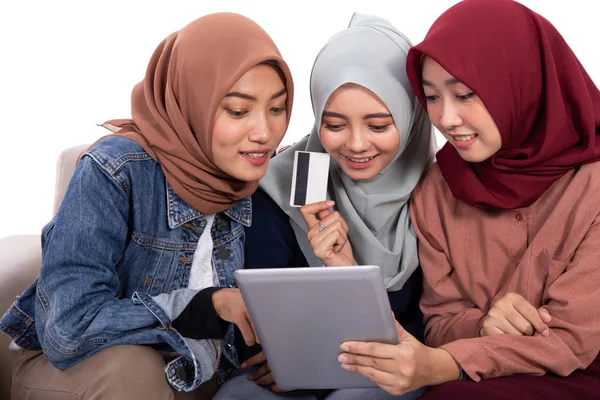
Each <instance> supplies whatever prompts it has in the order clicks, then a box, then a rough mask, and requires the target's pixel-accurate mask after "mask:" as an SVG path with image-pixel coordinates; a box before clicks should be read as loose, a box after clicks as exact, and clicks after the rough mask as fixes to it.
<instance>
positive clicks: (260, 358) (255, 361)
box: [241, 351, 267, 368]
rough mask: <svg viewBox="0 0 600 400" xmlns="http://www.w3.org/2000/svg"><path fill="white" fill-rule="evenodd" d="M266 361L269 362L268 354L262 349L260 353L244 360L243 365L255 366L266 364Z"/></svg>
mask: <svg viewBox="0 0 600 400" xmlns="http://www.w3.org/2000/svg"><path fill="white" fill-rule="evenodd" d="M265 362H267V356H266V355H265V352H264V351H261V352H260V353H258V354H255V355H253V356H252V357H250V358H249V359H247V360H246V361H244V362H243V363H242V365H241V367H242V368H246V367H254V366H256V365H260V364H264V363H265Z"/></svg>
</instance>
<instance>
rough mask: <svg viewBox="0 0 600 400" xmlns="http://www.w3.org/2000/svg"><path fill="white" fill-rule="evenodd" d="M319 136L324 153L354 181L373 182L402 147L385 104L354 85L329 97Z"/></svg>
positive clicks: (340, 89) (343, 87)
mask: <svg viewBox="0 0 600 400" xmlns="http://www.w3.org/2000/svg"><path fill="white" fill-rule="evenodd" d="M319 135H320V138H321V144H322V145H323V148H324V149H325V151H327V152H328V153H329V154H330V155H331V157H332V158H333V159H334V160H335V161H336V162H337V163H338V164H339V166H340V167H341V169H342V171H344V173H345V174H346V175H348V177H349V178H350V179H352V180H355V181H358V180H367V179H371V178H374V177H375V176H376V175H377V174H379V173H380V172H381V171H382V170H383V169H384V168H385V167H386V166H387V165H388V164H389V163H390V161H392V160H393V159H394V156H395V155H396V152H397V151H398V147H399V146H400V135H399V134H398V129H397V128H396V125H395V124H394V119H393V118H392V115H391V114H390V112H389V110H388V109H387V107H386V106H385V104H384V103H383V102H382V101H381V100H380V99H379V98H378V97H377V96H376V95H375V94H374V93H373V92H371V91H370V90H369V89H367V88H365V87H363V86H359V85H355V84H345V85H343V86H341V87H339V88H338V89H337V90H336V91H335V92H333V94H332V95H331V96H330V97H329V99H328V100H327V104H325V108H324V111H323V115H322V118H321V127H320V131H319Z"/></svg>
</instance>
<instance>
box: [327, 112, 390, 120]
mask: <svg viewBox="0 0 600 400" xmlns="http://www.w3.org/2000/svg"><path fill="white" fill-rule="evenodd" d="M323 117H330V118H341V119H346V120H347V119H348V117H347V116H345V115H344V114H340V113H336V112H333V111H323ZM391 117H392V115H391V114H389V113H374V114H367V115H365V116H364V117H363V119H365V120H366V119H371V118H391Z"/></svg>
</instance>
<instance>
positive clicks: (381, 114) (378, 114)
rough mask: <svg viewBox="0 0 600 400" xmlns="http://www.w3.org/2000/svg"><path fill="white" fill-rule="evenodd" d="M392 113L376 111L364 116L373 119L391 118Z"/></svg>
mask: <svg viewBox="0 0 600 400" xmlns="http://www.w3.org/2000/svg"><path fill="white" fill-rule="evenodd" d="M391 117H392V114H390V113H374V114H367V115H365V116H364V117H363V119H371V118H391Z"/></svg>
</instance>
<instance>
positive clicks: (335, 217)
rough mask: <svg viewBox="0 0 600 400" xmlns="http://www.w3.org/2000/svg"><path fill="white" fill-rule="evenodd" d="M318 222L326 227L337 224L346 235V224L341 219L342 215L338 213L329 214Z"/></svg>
mask: <svg viewBox="0 0 600 400" xmlns="http://www.w3.org/2000/svg"><path fill="white" fill-rule="evenodd" d="M319 222H320V223H321V225H327V226H330V225H332V224H333V223H335V222H339V223H340V226H341V227H342V230H343V231H344V232H346V233H348V224H347V223H346V221H345V220H344V218H343V217H342V214H340V212H339V211H336V212H334V213H330V214H329V215H328V216H326V217H325V218H321V220H320V221H319Z"/></svg>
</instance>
